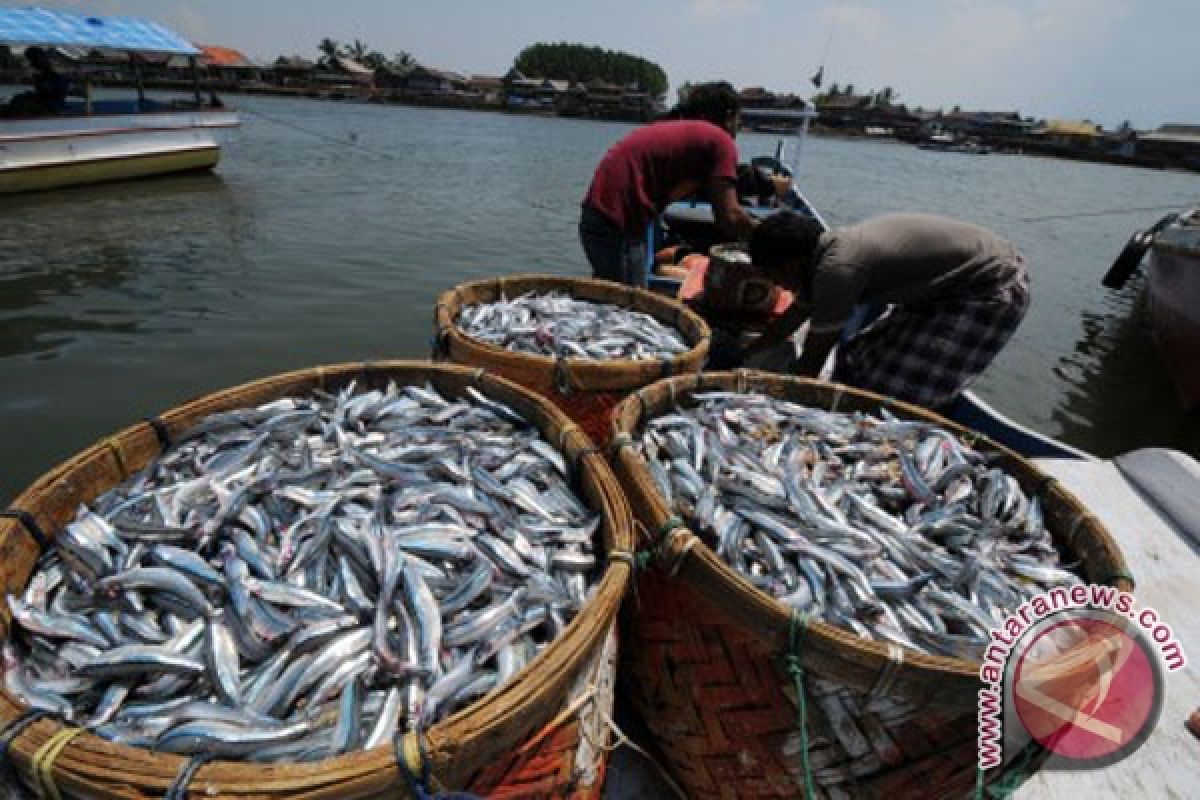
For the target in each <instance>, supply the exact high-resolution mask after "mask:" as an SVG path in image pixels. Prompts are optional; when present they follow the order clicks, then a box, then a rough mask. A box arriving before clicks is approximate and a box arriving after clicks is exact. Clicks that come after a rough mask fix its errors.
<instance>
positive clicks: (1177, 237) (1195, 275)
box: [1146, 208, 1200, 410]
mask: <svg viewBox="0 0 1200 800" xmlns="http://www.w3.org/2000/svg"><path fill="white" fill-rule="evenodd" d="M1146 297H1147V300H1148V301H1149V308H1150V320H1151V324H1152V325H1153V326H1154V336H1155V339H1156V340H1157V342H1158V347H1159V349H1160V350H1161V351H1162V355H1163V360H1164V361H1166V364H1167V370H1168V372H1169V373H1170V375H1171V379H1172V380H1173V381H1174V382H1175V386H1176V388H1177V389H1178V390H1179V394H1180V397H1181V398H1182V400H1183V403H1184V405H1185V406H1186V407H1187V408H1188V409H1189V410H1193V409H1196V408H1198V407H1200V208H1193V209H1191V210H1190V211H1188V212H1187V213H1185V214H1182V215H1180V217H1179V218H1178V219H1177V220H1176V221H1175V222H1173V223H1172V224H1170V225H1168V226H1167V227H1166V228H1164V229H1163V230H1162V231H1160V232H1159V233H1158V235H1157V236H1155V237H1154V241H1153V242H1152V243H1151V245H1150V258H1149V260H1148V261H1147V264H1146Z"/></svg>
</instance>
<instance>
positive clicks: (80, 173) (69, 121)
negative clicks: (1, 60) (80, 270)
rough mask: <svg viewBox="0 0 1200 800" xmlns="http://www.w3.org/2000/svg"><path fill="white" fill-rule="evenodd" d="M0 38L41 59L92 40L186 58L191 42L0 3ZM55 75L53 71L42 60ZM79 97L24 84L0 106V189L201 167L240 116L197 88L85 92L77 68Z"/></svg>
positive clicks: (159, 30) (116, 20) (94, 44)
mask: <svg viewBox="0 0 1200 800" xmlns="http://www.w3.org/2000/svg"><path fill="white" fill-rule="evenodd" d="M0 44H4V45H7V46H9V47H15V48H25V49H26V52H27V53H28V52H30V51H31V50H32V49H34V48H38V49H40V50H41V51H42V53H43V54H44V56H43V57H44V58H45V59H47V63H50V62H52V61H54V59H55V57H56V54H57V56H58V57H63V56H64V54H67V53H78V54H79V60H80V61H86V58H87V55H86V54H87V53H90V52H91V51H92V50H95V49H104V50H108V51H113V50H116V51H120V52H124V53H127V54H128V55H129V57H130V60H131V63H133V64H134V65H135V68H136V65H137V64H138V63H140V60H144V59H152V58H162V57H169V56H186V57H188V58H191V59H193V65H194V64H195V61H194V59H195V58H196V57H197V56H199V55H200V54H201V53H200V50H198V49H197V48H196V47H194V46H193V45H192V44H191V43H189V42H187V41H186V40H184V39H183V38H181V37H179V36H178V35H176V34H174V33H172V32H171V31H169V30H167V29H166V28H163V27H162V26H160V25H158V24H157V23H154V22H150V21H147V20H142V19H136V18H132V17H95V16H84V15H79V14H71V13H67V12H61V11H52V10H45V9H36V8H19V9H18V8H9V9H0ZM49 74H51V75H52V76H53V78H54V79H55V80H60V81H62V80H65V79H64V78H60V77H59V76H58V75H57V74H56V73H54V72H53V68H52V67H51V68H50V73H49ZM82 78H83V80H82V83H83V86H82V95H83V96H82V98H81V99H65V98H52V99H51V100H50V101H45V100H44V98H43V96H42V95H40V94H39V91H41V90H39V89H38V88H37V86H35V89H34V91H33V92H27V93H24V94H18V95H16V96H14V97H12V98H9V102H8V104H7V106H6V107H3V108H0V193H12V192H24V191H32V190H38V189H51V188H57V187H62V186H72V185H77V184H85V183H97V182H102V181H113V180H123V179H127V178H136V177H143V176H149V175H161V174H166V173H173V172H185V171H191V170H203V169H211V168H213V167H214V166H216V164H217V161H218V160H219V158H220V146H221V143H222V141H223V139H224V136H225V134H227V133H228V132H230V131H232V130H233V129H235V128H236V127H238V125H239V124H240V122H239V118H238V114H237V113H236V112H235V111H232V110H230V109H227V108H224V107H223V106H222V105H221V104H220V101H218V100H216V98H215V97H213V98H211V99H209V100H208V101H205V99H204V98H203V97H202V95H201V94H200V92H199V91H198V90H197V92H196V94H195V97H194V98H192V99H189V100H186V101H178V100H177V101H173V102H169V103H168V102H160V101H156V100H151V99H149V98H147V97H146V96H145V92H144V91H142V90H141V89H140V88H139V90H138V92H137V96H136V97H133V98H129V99H125V100H110V99H95V98H93V95H92V91H91V86H90V84H89V83H88V81H87V79H86V70H84V71H83V73H82Z"/></svg>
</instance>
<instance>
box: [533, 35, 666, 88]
mask: <svg viewBox="0 0 1200 800" xmlns="http://www.w3.org/2000/svg"><path fill="white" fill-rule="evenodd" d="M513 66H514V67H515V68H516V69H517V70H519V71H520V72H521V73H522V74H524V75H528V76H531V77H539V78H551V79H553V80H570V81H579V82H581V83H584V82H587V81H592V80H602V81H605V82H606V83H616V84H620V85H625V84H629V83H637V84H639V85H640V86H641V87H642V88H643V89H644V90H646V91H647V92H649V93H650V94H651V95H652V96H653V97H662V96H663V95H665V94H666V92H667V73H665V72H663V70H662V67H660V66H658V64H655V63H654V62H652V61H647V60H646V59H644V58H640V57H639V56H634V55H630V54H628V53H620V52H616V51H613V50H605V49H603V48H601V47H589V46H587V45H583V44H568V43H566V42H561V43H559V44H545V43H540V42H539V43H538V44H534V45H530V46H529V47H526V48H525V49H524V50H522V51H521V53H520V54H519V55H518V56H517V58H516V61H514V62H513Z"/></svg>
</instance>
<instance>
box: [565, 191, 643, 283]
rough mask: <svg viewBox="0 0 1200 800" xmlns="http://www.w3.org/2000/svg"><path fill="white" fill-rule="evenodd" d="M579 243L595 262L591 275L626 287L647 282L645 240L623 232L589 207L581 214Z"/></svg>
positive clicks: (591, 262) (590, 261) (588, 256)
mask: <svg viewBox="0 0 1200 800" xmlns="http://www.w3.org/2000/svg"><path fill="white" fill-rule="evenodd" d="M579 242H580V244H582V245H583V252H584V254H586V255H587V260H588V263H590V264H591V265H592V277H593V278H599V279H600V280H605V281H616V282H617V283H624V284H626V285H627V286H639V287H644V286H645V285H646V242H645V240H644V239H643V238H642V236H640V235H638V236H634V235H631V234H627V233H626V232H624V231H622V230H621V229H620V228H618V227H617V226H616V225H614V224H613V223H612V222H611V221H609V219H608V217H606V216H604V215H603V214H601V213H600V212H599V211H597V210H596V209H594V208H592V207H590V206H583V211H582V212H581V213H580V215H579Z"/></svg>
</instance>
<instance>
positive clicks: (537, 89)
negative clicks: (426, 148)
mask: <svg viewBox="0 0 1200 800" xmlns="http://www.w3.org/2000/svg"><path fill="white" fill-rule="evenodd" d="M198 47H200V49H201V50H202V53H203V55H202V56H201V57H200V58H199V59H198V60H197V62H198V63H197V64H196V69H195V70H194V71H193V68H192V65H191V64H190V63H189V60H188V59H185V58H172V59H161V60H154V59H143V60H141V61H140V62H139V63H138V64H137V65H136V66H135V65H134V64H133V63H131V62H130V61H129V59H128V57H127V56H125V55H123V54H114V53H109V52H104V51H101V50H92V51H86V52H85V51H83V50H81V49H79V48H56V49H55V52H54V57H55V59H56V60H57V61H59V62H60V63H61V64H62V65H63V66H64V67H65V71H66V72H67V74H70V73H71V72H72V71H74V72H76V73H77V78H76V79H77V80H80V81H83V82H87V83H90V84H91V85H93V86H131V85H136V84H137V83H138V82H139V81H140V82H141V83H142V85H144V86H145V87H146V88H151V89H154V88H158V89H181V90H188V91H191V90H193V89H196V88H199V89H202V90H204V91H217V92H234V91H236V92H248V93H271V94H285V95H298V96H307V97H328V98H332V99H348V98H357V99H361V100H366V101H370V102H380V103H402V104H411V105H423V106H440V107H447V108H462V109H477V110H492V111H500V110H502V111H508V112H514V113H534V114H544V115H554V116H563V117H577V118H586V119H604V120H620V121H628V122H646V121H649V120H652V119H654V118H655V117H656V116H657V115H658V114H661V113H662V112H663V111H664V110H665V105H664V102H663V101H664V98H662V97H654V96H651V95H650V94H649V93H648V92H646V91H645V90H644V89H643V88H642V87H641V86H638V85H637V84H625V85H620V84H614V83H608V82H605V81H602V80H589V81H585V82H578V81H570V80H566V79H562V78H559V77H556V76H527V75H523V74H521V73H520V72H519V71H518V70H516V69H515V68H514V69H512V70H510V71H509V72H508V74H506V75H504V76H502V77H501V76H488V75H472V76H467V75H463V74H460V73H457V72H454V71H451V70H442V69H436V68H432V67H428V66H425V65H420V64H417V63H415V62H411V61H408V62H407V63H404V64H403V65H402V66H398V65H396V64H391V63H383V64H382V65H380V66H377V67H375V68H372V67H371V66H368V65H367V64H365V63H362V62H361V61H358V60H355V59H353V58H350V57H348V56H347V55H345V54H344V53H342V54H338V55H328V56H326V57H323V58H322V59H321V60H319V61H314V60H310V59H308V58H305V57H303V56H298V55H292V56H279V57H278V58H276V59H275V60H274V61H273V62H270V63H265V64H264V63H256V62H255V61H254V60H252V59H250V58H248V57H247V56H246V55H245V54H244V53H242V52H240V51H238V50H235V49H232V48H228V47H222V46H218V45H198ZM372 55H373V56H378V54H372ZM366 60H368V61H371V59H366ZM379 60H382V56H379ZM372 63H379V62H378V61H372ZM29 77H30V75H29V70H28V66H27V64H26V63H25V61H24V59H23V58H21V57H19V56H17V55H14V54H12V53H8V52H5V51H2V50H0V81H2V82H8V83H17V84H20V83H25V82H27V81H28V79H29ZM740 96H741V101H742V106H743V120H744V124H745V126H746V127H747V128H748V129H750V130H757V131H761V132H765V133H776V132H781V131H783V130H784V129H785V128H787V127H789V126H788V123H786V122H781V121H780V120H779V119H778V115H775V118H774V119H771V118H769V115H765V114H764V115H761V116H760V117H757V118H756V115H755V112H756V111H764V110H778V109H797V110H801V109H806V108H810V107H813V101H809V100H807V99H805V98H803V97H799V96H797V95H794V94H777V93H775V92H772V91H770V90H769V89H767V88H765V87H760V86H752V87H746V88H743V89H742V90H741V91H740ZM815 110H816V111H817V114H818V116H817V119H816V124H815V125H814V126H813V131H814V132H815V133H817V134H821V133H833V134H837V135H846V136H874V137H880V136H887V137H890V138H894V139H897V140H899V141H903V142H914V143H919V142H923V141H928V140H929V139H931V138H932V137H934V136H938V137H940V138H942V139H945V138H946V137H950V138H953V139H954V140H957V141H962V142H971V143H977V144H980V145H984V146H986V147H987V148H990V149H991V150H994V151H1001V152H1022V153H1040V154H1044V155H1049V156H1055V157H1060V158H1074V159H1083V160H1090V161H1103V162H1108V163H1114V164H1126V165H1132V166H1145V167H1160V168H1161V167H1173V168H1184V169H1191V170H1196V171H1200V125H1193V124H1180V123H1169V124H1164V125H1161V126H1159V127H1158V128H1157V129H1156V130H1151V131H1136V130H1133V129H1132V128H1131V127H1129V126H1122V128H1121V129H1119V130H1116V131H1106V130H1103V129H1102V128H1101V127H1100V126H1098V125H1096V124H1095V123H1091V122H1088V121H1073V120H1034V119H1032V118H1029V117H1022V116H1021V114H1020V113H1019V112H1017V111H1015V110H1011V111H1010V110H1000V111H988V110H977V111H970V110H967V111H964V110H962V109H959V108H957V107H955V108H954V109H953V110H951V111H949V112H943V111H940V110H938V111H930V110H925V109H922V108H916V109H910V108H908V107H907V106H906V105H904V104H901V103H897V102H895V99H894V94H893V93H892V91H891V90H890V89H885V90H884V91H883V92H872V93H868V94H858V93H856V92H855V91H854V90H853V88H852V87H847V88H846V89H845V90H838V89H837V87H836V86H834V87H832V88H831V89H830V91H828V92H826V93H825V94H823V95H819V96H818V97H817V98H815Z"/></svg>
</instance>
